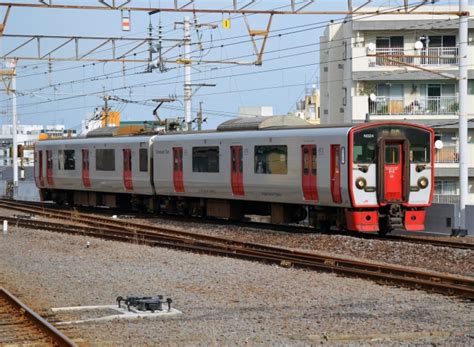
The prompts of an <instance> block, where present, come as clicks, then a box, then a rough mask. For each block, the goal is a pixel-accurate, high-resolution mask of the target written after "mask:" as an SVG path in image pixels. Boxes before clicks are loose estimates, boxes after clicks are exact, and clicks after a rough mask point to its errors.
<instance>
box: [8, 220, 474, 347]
mask: <svg viewBox="0 0 474 347" xmlns="http://www.w3.org/2000/svg"><path fill="white" fill-rule="evenodd" d="M87 241H90V243H91V245H90V247H89V248H86V247H85V245H86V243H87ZM0 254H1V256H0V285H4V286H6V287H7V288H9V289H11V290H12V291H13V292H14V293H15V294H17V295H20V298H21V299H22V300H24V301H25V302H26V303H27V304H29V305H30V306H31V307H32V308H33V309H35V310H37V311H38V312H40V313H43V314H44V313H48V312H50V311H49V310H48V309H49V308H51V307H61V306H77V305H105V304H112V303H114V300H115V298H116V297H117V296H119V295H122V296H124V295H127V294H144V295H154V294H163V295H165V296H166V297H168V296H169V297H171V298H173V306H174V307H176V308H177V309H179V310H181V311H182V312H183V314H182V315H180V316H177V317H173V318H166V319H140V320H136V321H127V322H124V321H112V322H107V323H100V324H99V323H94V324H90V323H89V324H84V325H75V326H71V327H66V328H64V327H61V329H62V330H63V331H64V332H65V333H66V334H68V335H69V336H71V337H72V338H75V339H78V341H79V342H80V343H84V344H96V345H104V344H105V345H107V344H108V345H113V346H115V345H127V346H129V345H165V346H166V345H172V346H178V345H179V346H182V345H185V346H187V345H189V346H195V345H198V346H209V345H213V346H222V345H246V344H247V345H265V346H267V345H275V346H281V345H297V346H298V345H301V346H303V345H312V344H313V345H315V344H320V343H325V342H329V343H331V344H345V343H349V344H350V343H352V344H354V343H370V344H379V343H381V342H383V343H389V344H394V345H398V344H399V343H410V344H411V343H413V344H414V343H421V344H428V343H431V342H434V343H442V344H465V345H472V344H473V343H474V315H473V314H472V312H473V311H472V309H473V305H472V303H469V302H465V301H462V300H459V299H457V298H451V297H445V296H441V295H436V294H428V293H425V292H422V291H415V290H408V289H403V288H395V287H390V286H381V285H377V284H375V283H372V282H369V281H365V280H359V279H350V278H342V277H338V276H335V275H333V274H324V273H318V272H314V271H306V270H299V269H293V268H280V267H278V266H270V265H264V264H259V263H254V262H248V261H242V260H236V259H230V258H219V257H213V256H207V255H198V254H192V253H186V252H179V251H173V250H168V249H163V248H151V247H147V246H139V245H131V244H125V243H119V242H112V241H103V240H98V239H91V238H87V237H83V236H68V235H62V234H56V233H50V232H45V231H31V230H25V229H16V228H14V227H12V228H10V232H9V234H8V235H6V236H4V235H0ZM50 319H52V320H54V319H55V317H54V316H51V317H50Z"/></svg>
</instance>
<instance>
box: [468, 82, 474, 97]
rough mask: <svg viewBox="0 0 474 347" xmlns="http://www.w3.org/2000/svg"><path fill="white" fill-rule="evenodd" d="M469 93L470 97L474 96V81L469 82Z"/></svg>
mask: <svg viewBox="0 0 474 347" xmlns="http://www.w3.org/2000/svg"><path fill="white" fill-rule="evenodd" d="M467 93H468V94H469V95H474V80H468V81H467Z"/></svg>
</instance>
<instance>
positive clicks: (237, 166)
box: [230, 146, 245, 196]
mask: <svg viewBox="0 0 474 347" xmlns="http://www.w3.org/2000/svg"><path fill="white" fill-rule="evenodd" d="M242 154H243V153H242V146H230V166H231V167H230V181H231V185H232V194H234V195H236V196H243V195H244V194H245V193H244V173H243V171H244V170H243V168H244V167H243V160H242V158H243V157H242Z"/></svg>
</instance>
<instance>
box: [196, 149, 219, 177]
mask: <svg viewBox="0 0 474 347" xmlns="http://www.w3.org/2000/svg"><path fill="white" fill-rule="evenodd" d="M193 172H219V147H218V146H214V147H193Z"/></svg>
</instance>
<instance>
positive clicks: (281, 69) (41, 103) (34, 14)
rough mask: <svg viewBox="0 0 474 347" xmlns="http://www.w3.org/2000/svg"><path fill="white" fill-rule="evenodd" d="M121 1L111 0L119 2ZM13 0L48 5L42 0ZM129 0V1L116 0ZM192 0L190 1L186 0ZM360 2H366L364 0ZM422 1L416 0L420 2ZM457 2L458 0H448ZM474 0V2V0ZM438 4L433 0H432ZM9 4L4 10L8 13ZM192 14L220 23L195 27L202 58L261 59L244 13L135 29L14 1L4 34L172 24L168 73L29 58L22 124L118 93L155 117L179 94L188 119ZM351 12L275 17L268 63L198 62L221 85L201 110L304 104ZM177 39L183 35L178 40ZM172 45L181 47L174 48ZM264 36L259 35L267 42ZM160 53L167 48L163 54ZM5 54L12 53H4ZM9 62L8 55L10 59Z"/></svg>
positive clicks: (255, 19)
mask: <svg viewBox="0 0 474 347" xmlns="http://www.w3.org/2000/svg"><path fill="white" fill-rule="evenodd" d="M111 1H112V0H109V2H111ZM12 2H20V3H21V2H23V3H25V2H27V3H38V2H37V1H33V0H16V1H12ZM116 2H118V3H120V0H116ZM187 2H188V1H183V0H180V1H178V3H179V4H180V5H184V4H186V3H187ZM298 2H302V3H306V0H300V1H297V3H298ZM353 2H354V6H357V4H359V3H363V2H364V1H357V0H354V1H353ZM414 2H415V1H413V0H410V3H414ZM53 3H57V4H66V3H69V4H79V3H80V4H91V5H97V4H98V2H97V1H93V0H85V1H73V0H53ZM238 3H239V4H240V6H243V5H244V4H247V3H249V4H250V6H249V7H247V8H248V9H252V8H254V9H279V8H281V9H288V5H289V4H290V3H291V1H290V0H273V1H267V0H256V1H255V2H253V3H252V1H239V2H238ZM442 3H445V4H450V5H452V6H453V10H456V6H457V5H458V1H443V2H442ZM469 3H470V4H472V1H470V2H469ZM173 4H174V0H162V1H157V0H132V1H131V2H130V3H129V6H134V7H150V5H151V6H153V7H157V6H162V7H172V6H173ZM401 4H403V1H402V0H401V1H393V0H392V1H379V0H374V2H373V5H372V6H374V5H377V6H390V7H397V6H400V5H401ZM231 5H232V1H231V0H224V1H212V2H211V1H201V0H195V1H194V6H196V8H218V9H226V8H231ZM427 6H431V5H427ZM306 9H307V10H321V11H325V10H341V11H343V10H345V9H346V1H342V0H334V1H327V0H324V1H316V2H315V3H314V4H312V5H310V6H308V7H307V8H306ZM4 13H5V9H4V8H2V9H0V14H1V16H2V17H1V18H3V15H4ZM185 15H187V16H189V17H190V19H191V21H192V22H194V21H196V22H197V23H199V24H206V23H211V24H216V25H217V27H216V28H214V29H210V28H208V27H201V28H200V29H199V30H196V28H193V29H192V36H191V41H192V47H191V51H192V60H193V61H202V60H207V61H209V60H212V61H221V60H228V61H229V60H231V61H237V62H252V61H255V60H256V57H255V54H254V48H253V45H252V42H251V39H250V37H249V35H248V33H247V28H246V26H245V22H244V18H243V17H242V15H239V14H233V15H229V14H226V15H222V14H201V13H197V14H196V15H193V14H192V13H188V14H183V13H164V12H162V13H159V14H154V15H149V14H148V13H147V12H132V13H131V17H130V19H131V20H130V22H131V30H130V31H122V30H121V13H120V12H119V11H90V10H62V9H61V10H59V9H32V8H12V10H11V12H10V16H9V18H8V22H7V25H6V27H5V31H4V34H25V35H65V36H101V37H135V38H145V37H147V36H148V27H149V24H150V22H151V24H152V27H153V37H155V38H156V37H158V27H159V25H161V26H162V31H163V38H164V39H165V40H170V41H164V42H163V50H165V51H168V50H169V51H168V52H167V53H166V54H165V55H164V57H165V59H167V60H169V61H170V62H168V63H166V65H165V67H166V69H167V71H166V72H160V71H158V70H155V71H153V72H151V73H145V63H138V62H130V63H125V64H122V63H117V62H108V63H92V62H64V61H52V62H51V63H48V62H47V61H36V60H19V61H18V63H17V94H18V98H17V104H18V108H17V110H18V122H19V123H20V124H43V125H47V124H64V125H66V128H68V129H69V128H70V129H78V130H79V129H80V125H81V122H82V121H83V119H85V118H86V117H87V116H90V115H91V114H93V113H94V111H95V110H96V109H97V108H101V107H102V106H103V97H104V96H105V95H108V96H113V97H117V98H121V99H123V100H126V101H127V102H125V101H111V102H110V106H111V108H112V110H118V111H120V112H121V118H122V120H154V119H155V118H154V116H153V115H152V112H153V109H154V108H155V107H156V105H157V104H156V102H154V101H153V99H157V98H166V97H170V96H171V97H176V99H177V101H175V102H173V103H167V104H164V105H163V106H162V107H160V109H159V115H160V117H161V118H162V119H164V118H174V117H183V102H182V99H183V83H184V76H183V74H184V68H183V65H182V64H177V63H176V60H177V59H179V58H180V57H182V54H183V47H182V45H180V42H179V40H181V39H182V38H183V29H182V25H180V24H175V23H176V22H182V21H183V17H184V16H185ZM342 18H343V16H342V15H276V16H274V17H273V21H272V26H271V30H270V35H269V38H268V40H267V45H266V47H265V52H264V55H263V63H262V65H261V66H255V65H234V64H228V63H227V64H210V63H199V64H198V63H195V64H193V66H192V81H193V82H192V83H196V84H203V83H204V84H209V85H214V84H215V86H213V87H210V86H209V87H201V88H199V89H198V90H196V89H197V88H196V87H194V89H195V90H194V95H193V117H195V115H196V113H197V112H198V109H199V103H200V102H202V105H203V113H204V117H205V118H206V123H205V124H204V128H209V129H212V128H215V127H216V126H217V125H218V124H220V123H222V122H224V121H226V120H229V119H231V118H234V117H236V116H237V115H238V109H239V107H255V106H272V107H273V110H274V114H278V115H284V114H287V113H288V112H290V111H292V110H294V109H295V106H296V102H297V101H298V100H299V99H301V98H302V97H304V95H305V89H306V88H311V86H312V85H316V86H318V84H319V48H320V47H319V38H320V36H321V35H322V34H323V31H324V28H325V27H326V26H327V24H328V23H329V21H331V20H334V21H340V20H342ZM223 19H230V21H231V27H230V29H225V28H223V27H222V20H223ZM247 19H248V22H249V25H250V27H251V29H253V30H261V29H264V28H265V27H266V25H267V23H268V19H269V16H268V15H249V16H248V17H247ZM172 40H177V41H172ZM26 41H27V39H26V38H8V37H3V38H1V39H0V51H1V52H2V56H3V55H4V54H5V53H7V52H9V51H10V50H11V49H12V48H13V47H16V46H19V45H21V44H22V43H24V42H26ZM61 42H64V41H61V40H47V41H43V43H42V45H41V52H42V53H43V54H45V53H46V52H48V51H49V50H51V49H53V48H54V47H56V46H58V45H59V44H60V43H61ZM94 44H97V41H93V42H90V43H82V42H81V46H80V51H81V52H87V51H88V50H90V49H92V47H93V45H94ZM133 45H134V44H133V43H130V42H120V41H117V52H119V53H118V54H123V53H125V52H126V51H128V50H129V49H130V48H131V47H133ZM172 45H179V46H178V47H174V48H171V46H172ZM260 45H261V41H257V46H260ZM36 51H37V47H36V45H35V43H34V42H30V43H29V44H27V45H25V46H24V47H22V48H20V49H19V50H18V51H16V52H15V55H18V56H32V55H35V54H37V52H36ZM136 52H137V55H135V56H133V55H132V56H130V57H128V58H130V59H146V58H147V57H148V55H149V52H148V50H147V47H146V46H142V47H139V48H138V49H137V50H136ZM74 54H75V49H74V45H73V44H68V45H66V46H64V47H63V48H61V49H59V50H58V51H57V52H55V56H57V57H71V56H73V55H74ZM110 54H111V46H110V45H105V46H103V47H101V48H100V49H99V50H98V52H97V53H96V54H95V55H92V56H93V57H94V56H96V57H98V56H102V57H104V56H110ZM153 57H154V58H156V57H157V54H154V55H153ZM2 62H3V61H2ZM3 63H4V62H3ZM0 105H1V106H0V107H1V111H0V124H10V123H11V96H10V95H6V94H5V92H3V93H2V94H1V96H0Z"/></svg>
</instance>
